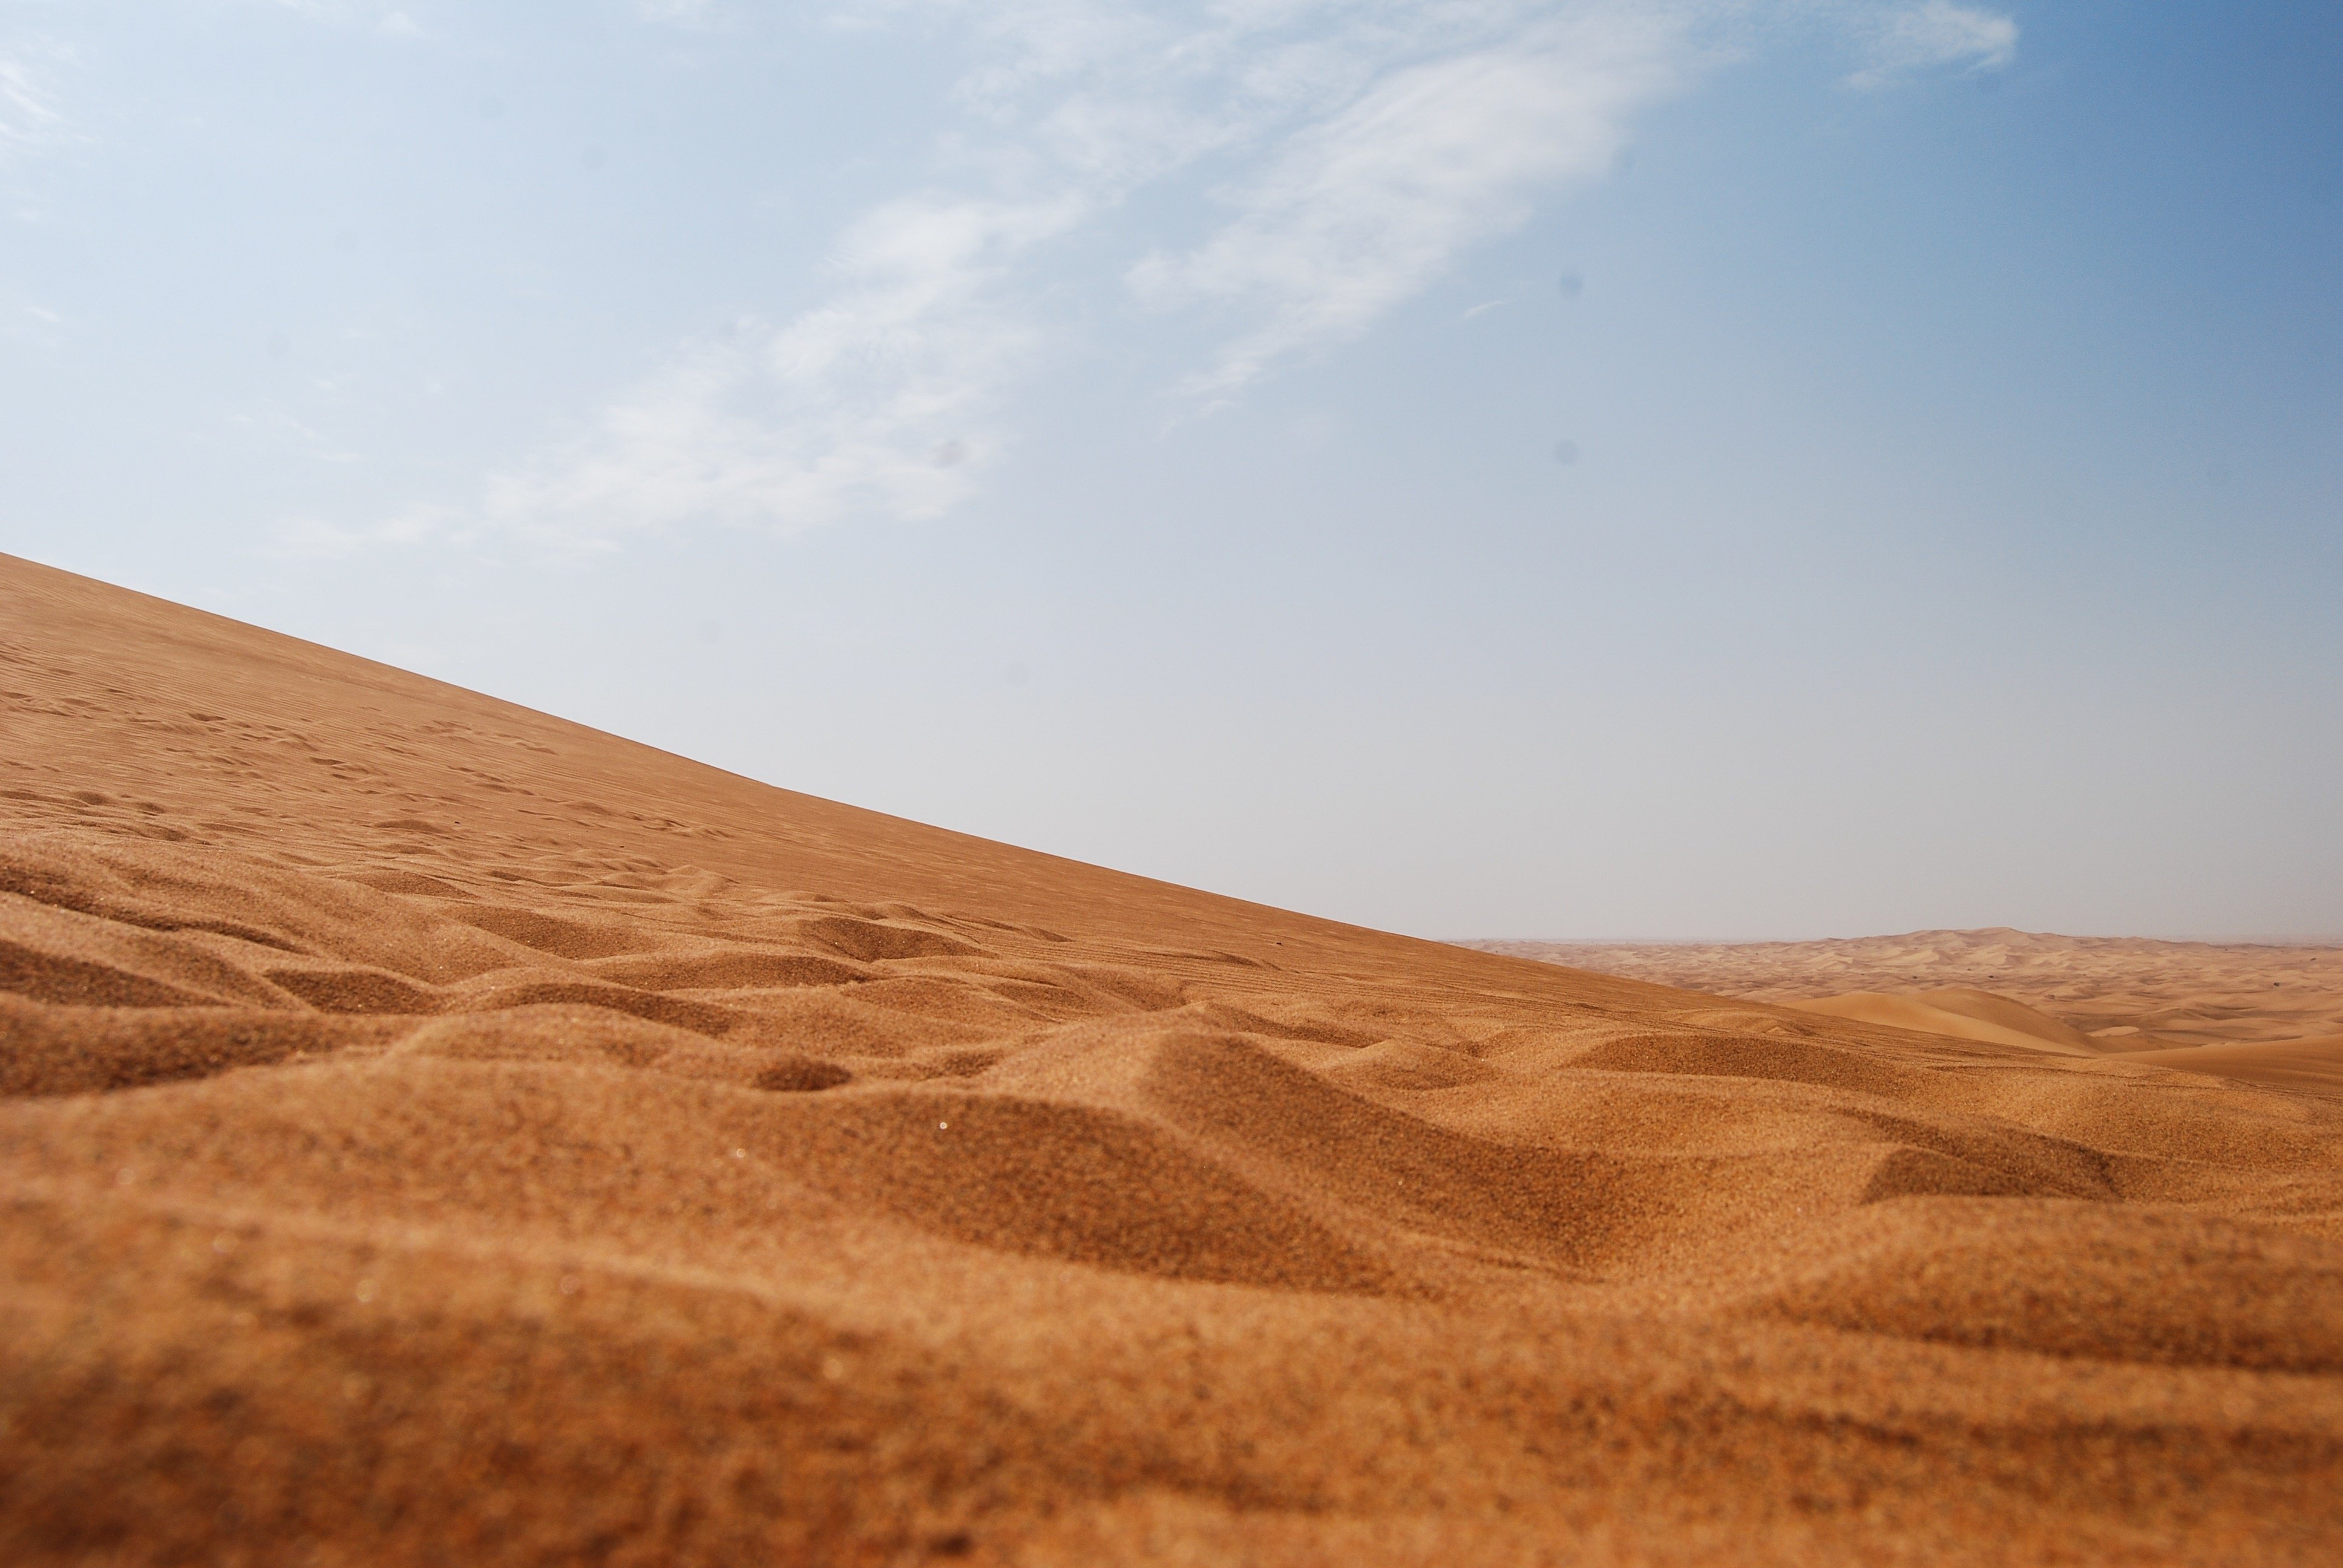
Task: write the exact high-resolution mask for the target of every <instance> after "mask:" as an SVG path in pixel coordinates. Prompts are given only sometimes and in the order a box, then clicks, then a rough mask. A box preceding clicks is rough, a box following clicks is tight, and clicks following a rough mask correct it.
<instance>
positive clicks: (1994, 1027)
mask: <svg viewBox="0 0 2343 1568" xmlns="http://www.w3.org/2000/svg"><path fill="white" fill-rule="evenodd" d="M1783 1005H1784V1006H1785V1007H1788V1008H1790V1009H1792V1010H1795V1011H1797V1012H1813V1013H1821V1014H1824V1015H1825V1016H1827V1017H1831V1018H1851V1019H1857V1020H1861V1021H1863V1022H1865V1023H1884V1024H1889V1025H1892V1026H1893V1027H1895V1028H1897V1029H1909V1030H1917V1031H1918V1032H1920V1033H1922V1034H1942V1035H1949V1036H1951V1037H1952V1038H1953V1039H1956V1040H1994V1041H1996V1042H1997V1043H1999V1044H2002V1045H2015V1046H2019V1047H2022V1048H2023V1049H2025V1050H2047V1051H2054V1052H2056V1053H2057V1054H2059V1055H2062V1056H2092V1055H2096V1054H2097V1048H2096V1046H2095V1045H2094V1043H2093V1041H2092V1040H2091V1037H2090V1036H2089V1035H2087V1034H2085V1033H2084V1032H2083V1031H2082V1030H2079V1029H2076V1028H2074V1027H2072V1026H2071V1025H2068V1024H2063V1023H2060V1022H2059V1021H2058V1020H2056V1019H2055V1018H2051V1017H2048V1016H2047V1015H2046V1014H2043V1013H2038V1012H2036V1011H2035V1010H2033V1009H2032V1008H2030V1007H2027V1006H2026V1004H2025V1003H2023V1002H2016V1001H2011V1000H2009V999H2008V998H2006V997H1999V996H1996V995H1994V994H1993V993H1992V992H1991V991H1982V990H1932V991H1923V992H1922V993H1920V994H1919V995H1918V996H1896V995H1891V994H1889V993H1887V992H1885V991H1875V990H1858V991H1849V992H1847V993H1846V994H1845V996H1826V997H1818V998H1816V999H1815V1000H1812V1001H1791V1002H1785V1003H1784V1004H1783Z"/></svg>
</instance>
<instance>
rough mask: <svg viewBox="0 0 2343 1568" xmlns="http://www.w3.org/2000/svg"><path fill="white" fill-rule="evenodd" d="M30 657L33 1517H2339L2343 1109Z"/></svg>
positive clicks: (1709, 1550) (948, 1527) (16, 1478)
mask: <svg viewBox="0 0 2343 1568" xmlns="http://www.w3.org/2000/svg"><path fill="white" fill-rule="evenodd" d="M0 705H5V706H0V720H4V721H5V746H0V1094H5V1098H0V1201H5V1204H6V1211H7V1215H8V1221H7V1223H6V1225H5V1228H0V1560H5V1561H6V1562H8V1563H25V1564H35V1563H106V1564H133V1563H136V1564H145V1563H193V1562H204V1563H212V1562H218V1563H367V1564H381V1563H447V1562H461V1563H612V1564H621V1563H641V1564H652V1563H658V1564H668V1563H710V1564H715V1563H726V1564H729V1563H916V1562H926V1561H949V1562H966V1563H1036V1564H1040V1563H1068V1564H1072V1563H1082V1564H1091V1563H1118V1562H1162V1563H1212V1564H1229V1563H1329V1564H1332V1563H1343V1564H1351V1563H1363V1564H1384V1563H1391V1564H1397V1563H1408V1564H1426V1565H1429V1564H1453V1563H1476V1564H1478V1563H1492V1564H1505V1563H1721V1562H1730V1563H1785V1564H1787V1563H1799V1564H1807V1563H1895V1562H1910V1563H1920V1562H1926V1563H2029V1564H2030V1563H2062V1562H2063V1563H2110V1562H2123V1563H2151V1562H2155V1563H2161V1562H2197V1563H2318V1562H2326V1561H2331V1560H2333V1559H2334V1557H2335V1555H2336V1554H2337V1553H2338V1550H2343V1312H2338V1311H2337V1308H2336V1302H2338V1300H2343V1294H2338V1291H2343V1106H2338V1105H2337V1104H2336V1103H2334V1102H2332V1101H2327V1100H2324V1099H2321V1098H2318V1097H2315V1096H2306V1095H2301V1094H2298V1093H2294V1092H2290V1091H2287V1090H2285V1089H2282V1088H2264V1087H2259V1086H2255V1085H2250V1084H2239V1083H2235V1082H2224V1081H2217V1080H2213V1079H2207V1078H2204V1077H2201V1076H2196V1075H2191V1074H2188V1073H2183V1072H2175V1071H2172V1070H2167V1069H2165V1068H2162V1067H2158V1066H2155V1065H2148V1064H2143V1063H2140V1062H2133V1061H2126V1060H2121V1059H2102V1058H2095V1057H2087V1056H2070V1055H2063V1054H2056V1053H2053V1052H2050V1051H2046V1050H2040V1049H2036V1047H2035V1046H2034V1045H2031V1044H2027V1045H2019V1044H2010V1043H2006V1042H2000V1041H1994V1040H1953V1039H1944V1038H1931V1037H1928V1036H1923V1035H1915V1034H1912V1033H1909V1032H1907V1031H1905V1030H1897V1029H1891V1028H1885V1027H1881V1026H1879V1025H1876V1024H1872V1023H1866V1022H1864V1021H1862V1020H1852V1019H1840V1018H1834V1017H1827V1016H1820V1015H1815V1014H1812V1013H1801V1012H1795V1011H1791V1010H1786V1009H1782V1008H1777V1007H1773V1006H1768V1005H1765V1004H1762V1003H1751V1002H1743V1001H1726V1000H1720V999H1718V998H1716V997H1714V996H1706V995H1700V994H1694V993H1691V992H1685V991H1679V990H1666V989H1664V988H1661V987H1658V986H1654V985H1648V984H1644V983H1640V982H1636V981H1633V980H1620V979H1613V978H1604V977H1600V976H1596V975H1593V974H1589V973H1584V972H1580V971H1574V970H1567V969H1563V968H1558V967H1555V966H1553V965H1549V964H1541V963H1533V962H1527V961H1523V960H1516V959H1509V958H1504V957H1497V956H1491V955H1488V954H1484V953H1478V952H1472V951H1466V950H1462V949H1458V948H1453V947H1444V946H1439V945H1434V944H1431V943H1425V942H1418V941H1412V940H1403V939H1401V938H1396V937H1391V936H1386V935H1382V934H1378V933H1375V932H1372V931H1365V930H1357V929H1354V928H1350V927H1345V926H1341V925H1337V924H1333V923H1331V922H1327V921H1323V920H1312V919H1308V918H1305V917H1302V916H1299V915H1293V914H1288V913H1283V912H1281V911H1278V910H1268V909H1262V908H1260V907H1257V906H1252V905H1248V904H1243V903H1239V902H1236V901H1233V900H1226V899H1221V898H1215V897H1212V896H1211V895H1208V894H1204V893H1199V892H1193V891H1190V890H1184V889H1180V888H1174V887H1169V886H1165V885H1163V884H1161V883H1154V882H1149V881H1145V880H1142V879H1137V878H1132V877H1127V876H1121V875H1117V874H1114V873H1111V872H1108V871H1104V870H1101V869H1096V868H1092V867H1087V866H1081V865H1076V864H1072V863H1070V862H1067V861H1063V860H1058V859H1051V858H1050V857H1047V856H1043V855H1039V854H1032V853H1029V852H1025V851H1021V850H1017V849H1009V848H1006V847H1003V846H1001V845H997V844H990V843H986V842H982V841H980V840H976V839H969V838H965V837H961V836H958V835H955V834H951V833H948V832H943V831H940V830H937V829H929V828H923V827H920V826H917V825H915V824H912V823H909V822H903V821H900V820H896V819H889V818H885V817H880V816H876V815H873V814H871V813H868V812H863V811H858V810H854V809H850V808H848V807H843V806H839V805H834V804H830V803H829V802H825V801H820V800H816V799H809V798H806V797H804V796H799V795H792V794H789V793H788V792H786V791H782V790H779V789H769V788H767V787H765V786H762V785H759V784H755V783H751V782H749V781H748V780H746V779H739V778H735V777H731V776H729V775H726V774H723V773H719V772H717V771H715V770H713V769H708V768H704V767H699V766H697V765H695V764H692V763H689V762H686V761H683V760H681V759H677V758H674V757H670V756H666V755H663V754H660V753H659V752H655V751H652V750H649V749H645V748H642V747H639V746H634V745H630V744H628V743H627V742H625V741H621V740H618V739H613V738H611V737H608V736H605V735H600V734H597V733H594V732H592V731H588V730H586V729H580V728H578V727H577V726H574V725H570V724H566V723H562V722H560V721H558V720H555V719H548V718H546V717H544V716H543V715H539V714H535V713H530V712H527V711H525V710H522V709H516V708H512V707H509V706H507V705H504V704H500V703H498V702H495V701H492V700H490V699H486V698H482V697H478V696H475V695H472V694H470V693H467V692H462V691H458V690H454V689H449V688H447V687H445V686H441V685H437V684H435V683H433V682H430V681H427V680H424V679H421V678H417V677H413V676H409V675H405V674H401V673H399V672H397V671H395V670H390V669H387V668H382V667H380V666H376V665H371V664H367V663H365V662H363V661H361V660H357V659H354V658H347V657H344V656H342V655H338V654H334V653H330V652H327V651H326V650H323V649H320V648H313V647H309V646H307V645H304V644H300V643H297V642H293V641H290V640H288V639H286V638H278V637H275V636H271V635H269V634H266V633H262V632H259V631H256V630H253V629H251V628H246V627H241V626H237V625H235V624H232V623H229V622H226V621H223V620H219V619H216V618H211V617H208V616H204V615H200V614H196V613H195V612H192V611H188V610H185V609H181V608H174V607H172V606H169V605H165V604H161V603H157V602H156V601H153V600H150V599H145V598H138V597H136V596H134V595H130V594H126V593H124V592H121V591H119V590H116V589H112V588H104V587H102V586H99V585H96V584H93V583H89V582H87V581H85V580H82V579H78V578H71V577H67V576H65V575H64V574H60V573H56V572H53V571H49V570H45V569H44V568H37V567H33V566H29V565H26V564H24V563H21V562H13V561H6V560H5V559H0ZM1840 989H1842V990H1843V989H1845V988H1844V987H1842V988H1840Z"/></svg>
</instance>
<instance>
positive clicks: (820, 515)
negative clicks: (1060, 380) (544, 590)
mask: <svg viewBox="0 0 2343 1568" xmlns="http://www.w3.org/2000/svg"><path fill="white" fill-rule="evenodd" d="M1082 216H1083V212H1082V206H1081V202H1080V201H1079V200H1078V199H1076V198H1072V197H1060V198H1058V199H1055V200H1051V201H1028V202H1023V203H1015V202H994V201H983V200H972V199H967V198H960V197H952V196H917V197H910V198H907V199H905V200H901V201H898V202H893V203H890V204H889V205H888V206H883V207H880V209H878V210H877V211H875V212H873V213H871V214H870V215H869V216H866V217H864V218H863V219H862V220H861V222H860V223H859V224H858V225H857V226H855V227H854V228H853V229H852V230H851V231H850V232H849V233H848V234H847V236H845V239H844V241H843V242H842V243H841V245H840V247H839V254H838V257H837V260H836V262H835V264H834V270H835V272H836V273H837V274H838V276H839V280H840V284H841V288H840V292H839V293H838V294H837V295H836V296H835V297H833V298H832V299H831V300H830V302H829V303H827V304H825V305H823V306H822V307H820V308H819V309H816V310H812V311H809V312H807V313H806V314H804V315H802V316H800V317H798V318H797V319H795V320H793V321H790V322H789V323H787V324H786V325H783V326H780V327H778V328H773V327H762V326H759V325H758V324H754V323H749V324H743V326H742V327H739V328H738V329H736V332H735V335H734V339H733V340H732V341H728V342H719V343H708V344H702V345H699V346H696V347H693V348H692V349H690V350H689V351H688V352H686V353H684V354H682V355H681V356H679V357H678V358H677V359H676V361H675V362H674V363H673V364H671V365H670V366H669V367H668V368H667V369H666V370H665V371H663V372H662V373H661V374H659V376H657V377H654V378H653V379H652V380H651V381H649V383H648V384H646V385H645V386H643V387H639V388H637V389H636V390H635V392H634V393H632V394H631V395H629V396H628V397H625V398H623V399H621V400H619V401H618V402H617V403H615V404H613V405H612V406H611V407H609V408H608V410H607V411H606V412H605V413H604V414H603V415H602V417H601V418H600V420H599V422H598V426H597V427H596V428H595V429H594V430H592V431H591V432H590V433H588V434H587V435H586V436H584V437H582V438H580V439H578V440H577V441H575V442H572V443H569V444H567V445H565V446H564V447H560V448H558V449H556V450H555V451H552V452H549V453H548V454H546V455H544V456H543V457H540V458H539V459H538V460H537V461H536V462H534V463H532V464H530V465H528V466H527V467H522V468H519V469H516V470H514V471H512V472H508V473H506V474H503V475H500V476H498V477H496V478H495V479H493V480H492V481H491V482H490V484H489V485H488V490H487V493H486V495H485V497H484V498H483V499H482V503H481V506H480V514H481V519H482V520H483V521H484V522H486V523H487V524H488V525H489V526H490V527H492V528H498V529H499V530H502V531H508V532H512V533H516V534H518V535H521V536H523V537H527V538H542V539H546V540H548V541H554V542H567V543H573V544H574V543H585V542H606V541H612V540H615V539H617V538H619V537H621V536H623V535H624V534H627V533H628V532H633V531H637V530H639V529H644V528H662V527H667V526H671V525H675V524H680V523H689V522H717V523H730V524H740V525H748V526H753V527H759V528H767V529H770V530H773V531H776V532H780V533H794V532H797V531H799V530H801V529H804V528H811V527H815V526H817V525H820V524H823V523H828V522H832V521H836V520H838V519H839V518H843V517H848V516H852V515H856V514H859V513H871V514H877V515H880V516H888V517H896V518H925V517H933V516H936V515H938V514H940V513H941V512H943V511H945V510H947V509H948V508H950V507H951V506H952V505H953V504H954V503H956V502H958V501H960V499H962V498H964V497H966V496H967V495H968V493H969V491H970V487H971V486H972V484H973V481H974V476H975V474H976V473H977V472H978V471H979V470H980V469H981V467H983V465H984V464H985V462H986V461H987V459H988V458H990V457H991V456H992V455H993V453H994V452H995V451H996V450H997V449H998V447H999V445H1000V441H1001V437H999V435H998V434H997V433H996V432H995V431H993V430H992V429H990V427H988V425H987V424H986V416H987V414H988V412H989V409H988V407H987V399H988V395H989V394H990V393H991V392H992V391H993V390H994V389H996V388H998V387H1001V386H1002V385H1003V384H1004V383H1006V382H1008V381H1009V380H1011V379H1012V378H1013V377H1015V376H1016V375H1017V374H1018V373H1019V372H1020V371H1021V369H1022V367H1023V366H1024V364H1025V363H1026V362H1027V361H1028V360H1029V358H1030V357H1031V355H1032V353H1033V352H1034V350H1035V347H1036V344H1037V340H1038V334H1037V331H1036V329H1035V327H1034V326H1033V324H1032V322H1031V320H1030V319H1029V318H1028V317H1026V315H1025V314H1024V312H1023V311H1021V309H1020V308H1018V307H1017V306H1016V305H1015V303H1014V302H1013V301H1012V300H1011V298H1010V297H1009V296H1008V288H1007V285H1008V283H1009V281H1010V279H1011V276H1013V270H1014V267H1015V264H1016V263H1017V261H1018V260H1019V259H1020V257H1021V256H1023V255H1024V254H1025V253H1026V252H1028V251H1030V250H1031V248H1032V247H1033V246H1037V245H1039V244H1041V243H1043V242H1045V241H1047V240H1049V239H1051V238H1052V237H1054V236H1057V235H1059V234H1061V233H1063V232H1065V231H1066V230H1067V229H1068V228H1070V227H1071V226H1074V225H1075V224H1077V223H1078V222H1080V221H1081V217H1082Z"/></svg>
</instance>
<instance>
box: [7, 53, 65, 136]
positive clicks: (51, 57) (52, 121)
mask: <svg viewBox="0 0 2343 1568" xmlns="http://www.w3.org/2000/svg"><path fill="white" fill-rule="evenodd" d="M70 59H71V55H70V54H69V53H68V52H67V51H65V50H64V49H62V48H59V47H55V46H46V47H44V46H40V45H31V44H14V45H11V44H0V166H5V165H7V164H10V163H14V162H16V161H18V160H20V159H23V158H25V157H28V156H32V155H33V154H35V153H39V152H45V151H46V150H48V149H49V148H51V147H55V146H59V145H60V144H62V143H63V142H65V141H66V140H67V139H68V138H69V134H70V133H69V130H68V127H67V126H66V125H65V111H64V110H63V109H62V108H61V107H59V106H58V101H57V96H56V90H55V87H53V86H52V85H50V81H49V73H50V71H51V70H53V69H54V68H55V66H57V65H62V64H65V63H66V62H68V61H69V60H70Z"/></svg>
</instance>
